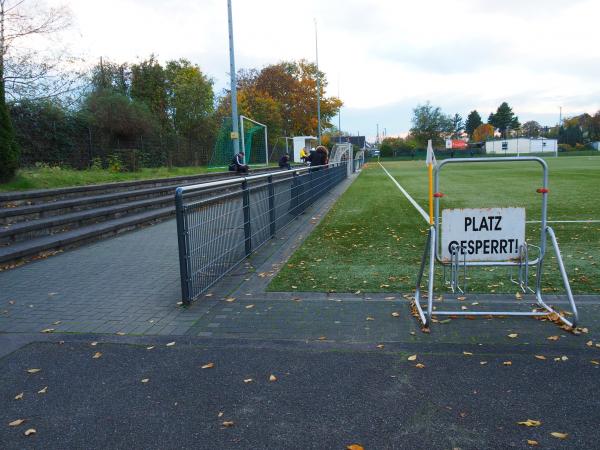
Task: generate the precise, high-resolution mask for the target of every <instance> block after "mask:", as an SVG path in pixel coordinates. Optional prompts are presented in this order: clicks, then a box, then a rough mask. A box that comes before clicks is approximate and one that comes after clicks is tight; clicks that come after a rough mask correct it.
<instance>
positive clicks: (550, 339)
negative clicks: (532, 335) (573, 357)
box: [546, 336, 560, 341]
mask: <svg viewBox="0 0 600 450" xmlns="http://www.w3.org/2000/svg"><path fill="white" fill-rule="evenodd" d="M546 339H548V340H549V341H558V340H559V339H560V336H548V337H547V338H546Z"/></svg>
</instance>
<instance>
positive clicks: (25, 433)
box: [23, 428, 37, 436]
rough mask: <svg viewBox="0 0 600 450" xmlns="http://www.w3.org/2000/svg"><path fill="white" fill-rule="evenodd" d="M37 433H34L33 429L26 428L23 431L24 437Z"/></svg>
mask: <svg viewBox="0 0 600 450" xmlns="http://www.w3.org/2000/svg"><path fill="white" fill-rule="evenodd" d="M35 433H37V431H35V428H28V429H27V430H25V432H24V433H23V434H24V435H25V436H30V435H32V434H35Z"/></svg>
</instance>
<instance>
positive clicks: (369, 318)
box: [366, 317, 375, 320]
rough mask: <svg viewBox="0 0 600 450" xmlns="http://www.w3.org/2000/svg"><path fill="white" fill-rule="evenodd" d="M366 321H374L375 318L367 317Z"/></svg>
mask: <svg viewBox="0 0 600 450" xmlns="http://www.w3.org/2000/svg"><path fill="white" fill-rule="evenodd" d="M366 320H375V318H373V317H367V319H366Z"/></svg>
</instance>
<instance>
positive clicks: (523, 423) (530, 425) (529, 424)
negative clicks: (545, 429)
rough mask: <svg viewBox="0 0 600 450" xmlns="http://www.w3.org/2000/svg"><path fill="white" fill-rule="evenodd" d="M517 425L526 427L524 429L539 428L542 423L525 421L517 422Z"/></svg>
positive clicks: (530, 420) (539, 421) (531, 420)
mask: <svg viewBox="0 0 600 450" xmlns="http://www.w3.org/2000/svg"><path fill="white" fill-rule="evenodd" d="M517 424H519V425H523V426H526V427H539V426H540V425H541V424H542V421H541V420H533V419H527V420H525V421H524V422H517Z"/></svg>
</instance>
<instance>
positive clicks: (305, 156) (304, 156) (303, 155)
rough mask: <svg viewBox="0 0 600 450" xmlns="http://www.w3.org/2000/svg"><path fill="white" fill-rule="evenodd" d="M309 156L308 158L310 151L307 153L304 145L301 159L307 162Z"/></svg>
mask: <svg viewBox="0 0 600 450" xmlns="http://www.w3.org/2000/svg"><path fill="white" fill-rule="evenodd" d="M307 158H308V153H306V148H305V147H302V150H300V161H302V162H303V163H306V159H307Z"/></svg>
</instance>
